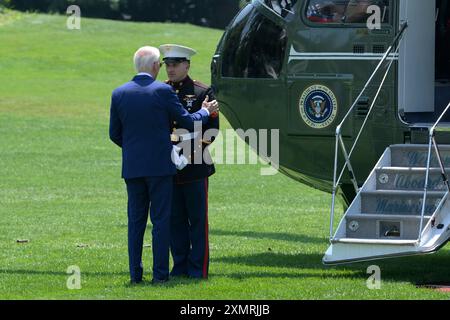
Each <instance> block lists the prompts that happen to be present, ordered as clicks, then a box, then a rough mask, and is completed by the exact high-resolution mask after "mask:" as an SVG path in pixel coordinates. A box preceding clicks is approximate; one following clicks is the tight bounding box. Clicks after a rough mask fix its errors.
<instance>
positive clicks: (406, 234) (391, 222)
mask: <svg viewBox="0 0 450 320" xmlns="http://www.w3.org/2000/svg"><path fill="white" fill-rule="evenodd" d="M430 218H431V216H425V217H424V219H423V225H422V227H425V226H426V224H427V223H428V221H430ZM345 220H346V237H347V238H350V239H398V240H412V239H417V238H418V236H419V229H420V220H421V217H420V216H411V215H381V214H352V215H347V216H346V217H345Z"/></svg>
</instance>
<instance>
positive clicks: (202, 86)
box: [194, 80, 209, 89]
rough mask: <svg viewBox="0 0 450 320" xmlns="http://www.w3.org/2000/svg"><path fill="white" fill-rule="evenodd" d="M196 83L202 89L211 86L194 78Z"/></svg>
mask: <svg viewBox="0 0 450 320" xmlns="http://www.w3.org/2000/svg"><path fill="white" fill-rule="evenodd" d="M194 85H195V86H197V87H200V88H202V89H208V88H209V86H207V85H206V84H204V83H202V82H200V81H197V80H194Z"/></svg>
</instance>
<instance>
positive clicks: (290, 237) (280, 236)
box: [210, 229, 327, 243]
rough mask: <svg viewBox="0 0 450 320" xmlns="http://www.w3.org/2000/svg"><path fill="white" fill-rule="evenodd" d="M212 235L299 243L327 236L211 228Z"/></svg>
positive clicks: (316, 240)
mask: <svg viewBox="0 0 450 320" xmlns="http://www.w3.org/2000/svg"><path fill="white" fill-rule="evenodd" d="M210 234H211V235H213V236H233V237H246V238H256V239H272V240H282V241H292V242H299V243H326V241H327V238H317V237H310V236H305V235H302V234H292V233H280V232H255V231H228V230H221V229H213V230H211V232H210Z"/></svg>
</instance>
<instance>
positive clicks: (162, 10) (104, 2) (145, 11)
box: [0, 0, 241, 28]
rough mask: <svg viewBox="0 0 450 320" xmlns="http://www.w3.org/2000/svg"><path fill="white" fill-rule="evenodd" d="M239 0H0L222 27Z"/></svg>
mask: <svg viewBox="0 0 450 320" xmlns="http://www.w3.org/2000/svg"><path fill="white" fill-rule="evenodd" d="M240 2H241V1H240V0H171V1H161V0H34V1H28V0H0V5H1V4H2V3H4V5H5V6H8V7H10V8H13V9H16V10H21V11H38V12H57V13H65V12H66V10H67V8H68V7H69V6H70V5H72V4H76V5H78V6H79V7H80V8H81V13H82V16H84V17H95V18H106V19H120V20H133V21H155V22H166V21H171V22H187V23H192V24H197V25H203V26H208V27H213V28H225V27H226V26H227V25H228V23H229V21H230V20H231V19H232V18H233V16H234V15H235V14H236V13H237V11H238V10H239V5H240Z"/></svg>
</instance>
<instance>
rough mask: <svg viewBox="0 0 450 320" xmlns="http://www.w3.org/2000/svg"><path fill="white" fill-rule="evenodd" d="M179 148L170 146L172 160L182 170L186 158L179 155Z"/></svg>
mask: <svg viewBox="0 0 450 320" xmlns="http://www.w3.org/2000/svg"><path fill="white" fill-rule="evenodd" d="M180 151H181V148H180V147H177V146H173V148H172V162H173V163H174V164H175V167H176V168H177V169H178V170H183V169H184V167H186V166H187V164H188V160H187V159H186V157H185V156H184V155H181V156H180Z"/></svg>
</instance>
